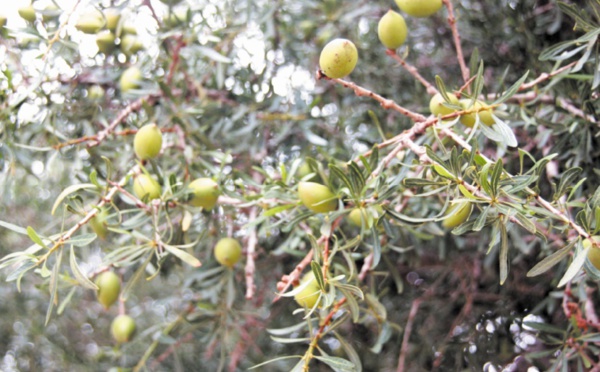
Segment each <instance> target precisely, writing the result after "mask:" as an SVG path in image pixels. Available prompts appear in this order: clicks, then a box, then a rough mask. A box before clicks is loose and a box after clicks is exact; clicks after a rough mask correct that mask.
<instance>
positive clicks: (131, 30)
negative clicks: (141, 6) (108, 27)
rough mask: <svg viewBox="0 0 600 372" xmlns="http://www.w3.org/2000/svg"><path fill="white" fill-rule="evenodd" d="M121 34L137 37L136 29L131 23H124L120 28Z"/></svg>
mask: <svg viewBox="0 0 600 372" xmlns="http://www.w3.org/2000/svg"><path fill="white" fill-rule="evenodd" d="M121 34H123V35H137V29H136V28H135V26H134V25H133V24H131V23H125V24H124V25H123V27H122V28H121Z"/></svg>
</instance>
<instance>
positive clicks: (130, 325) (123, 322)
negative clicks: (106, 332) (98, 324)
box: [110, 314, 135, 344]
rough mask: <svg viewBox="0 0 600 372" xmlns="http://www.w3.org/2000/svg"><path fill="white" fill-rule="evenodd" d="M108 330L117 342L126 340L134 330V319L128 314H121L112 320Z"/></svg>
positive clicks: (129, 338)
mask: <svg viewBox="0 0 600 372" xmlns="http://www.w3.org/2000/svg"><path fill="white" fill-rule="evenodd" d="M110 332H111V334H112V336H113V338H114V339H115V341H117V342H118V343H120V344H122V343H124V342H127V341H129V340H131V337H132V336H133V333H134V332H135V321H134V320H133V318H132V317H130V316H129V315H125V314H121V315H119V316H117V317H116V318H115V319H114V320H113V321H112V324H111V325H110Z"/></svg>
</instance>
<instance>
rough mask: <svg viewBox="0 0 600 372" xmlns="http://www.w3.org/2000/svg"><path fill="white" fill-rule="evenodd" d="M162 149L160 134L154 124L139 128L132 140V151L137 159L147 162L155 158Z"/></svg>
mask: <svg viewBox="0 0 600 372" xmlns="http://www.w3.org/2000/svg"><path fill="white" fill-rule="evenodd" d="M161 147H162V133H161V131H160V129H159V128H158V126H157V125H156V124H146V125H144V126H143V127H141V128H140V129H139V130H138V131H137V133H136V134H135V138H134V139H133V150H134V151H135V154H136V155H137V157H138V158H140V159H142V160H148V159H153V158H155V157H156V156H157V155H158V154H159V153H160V149H161Z"/></svg>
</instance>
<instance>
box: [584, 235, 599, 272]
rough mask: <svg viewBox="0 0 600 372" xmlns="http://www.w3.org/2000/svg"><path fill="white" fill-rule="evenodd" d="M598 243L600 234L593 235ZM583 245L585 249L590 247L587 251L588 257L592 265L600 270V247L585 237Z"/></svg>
mask: <svg viewBox="0 0 600 372" xmlns="http://www.w3.org/2000/svg"><path fill="white" fill-rule="evenodd" d="M592 239H594V241H595V242H596V244H598V243H600V236H594V237H592ZM583 247H584V248H585V249H589V250H588V253H587V258H588V260H589V261H590V263H591V264H592V265H594V267H595V268H596V269H598V270H600V248H598V247H594V246H593V245H592V242H591V241H590V240H589V239H585V240H584V241H583Z"/></svg>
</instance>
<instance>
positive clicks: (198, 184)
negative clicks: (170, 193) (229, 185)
mask: <svg viewBox="0 0 600 372" xmlns="http://www.w3.org/2000/svg"><path fill="white" fill-rule="evenodd" d="M188 187H189V189H190V191H191V192H192V193H193V194H194V196H193V197H192V198H191V199H190V200H189V203H190V204H191V205H193V206H194V207H202V208H204V209H208V210H210V209H212V208H213V207H214V206H215V204H217V199H219V195H220V194H221V192H220V191H219V185H218V184H217V183H216V182H215V181H213V180H212V179H210V178H198V179H196V180H194V181H193V182H192V183H190V185H189V186H188Z"/></svg>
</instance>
